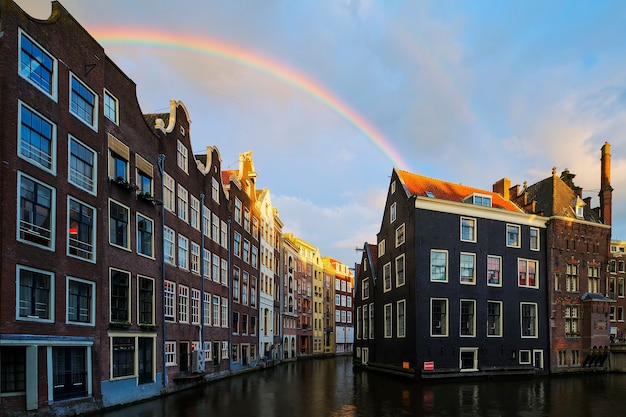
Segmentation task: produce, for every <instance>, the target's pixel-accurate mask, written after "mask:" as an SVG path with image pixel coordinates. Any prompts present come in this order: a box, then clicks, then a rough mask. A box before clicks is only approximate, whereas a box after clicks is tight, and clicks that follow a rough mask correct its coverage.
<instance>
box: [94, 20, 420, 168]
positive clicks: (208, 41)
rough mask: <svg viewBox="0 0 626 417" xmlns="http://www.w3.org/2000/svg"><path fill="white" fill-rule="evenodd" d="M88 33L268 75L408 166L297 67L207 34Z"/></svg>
mask: <svg viewBox="0 0 626 417" xmlns="http://www.w3.org/2000/svg"><path fill="white" fill-rule="evenodd" d="M89 33H90V34H91V35H92V36H93V37H94V38H96V39H97V40H98V41H99V42H101V43H102V45H103V46H107V45H133V46H134V45H139V46H145V47H152V48H167V49H176V50H182V51H187V52H191V53H200V54H204V55H210V56H214V57H218V58H220V59H224V60H228V61H232V62H235V63H238V64H241V65H244V66H247V67H250V68H252V69H254V70H257V71H260V72H262V73H265V74H267V75H270V76H272V77H274V78H276V79H278V80H281V81H283V82H286V83H287V84H289V85H291V86H293V87H296V88H297V89H299V90H301V91H303V92H304V93H306V94H307V95H309V96H311V97H313V98H314V99H316V100H317V101H319V102H320V103H322V104H324V105H325V106H326V107H328V108H329V109H330V110H332V111H333V112H334V113H336V114H337V115H339V116H340V117H342V118H343V119H344V120H346V121H347V122H348V123H350V124H351V125H353V126H354V127H355V128H356V129H358V130H359V131H360V132H362V133H363V134H364V135H365V136H366V137H367V138H368V139H369V140H370V141H371V142H372V143H373V144H374V145H375V146H376V147H377V148H378V149H379V150H380V151H382V152H383V153H384V154H385V155H386V156H387V157H388V158H389V159H390V160H391V161H392V162H393V164H394V165H395V166H397V167H398V168H401V169H405V170H407V169H408V165H407V164H406V163H405V162H404V158H403V157H402V155H401V154H400V153H399V152H398V151H397V150H396V149H395V148H394V147H393V146H392V144H391V143H390V142H389V140H388V139H387V138H385V136H384V135H383V134H382V133H381V132H380V131H379V130H378V129H376V127H375V126H374V125H372V124H371V123H370V122H369V121H367V119H365V118H364V117H363V116H361V115H360V114H359V113H357V112H356V111H355V110H353V109H352V108H351V107H350V106H348V105H347V104H346V103H345V102H344V101H342V100H341V99H340V98H339V97H337V96H336V95H335V94H333V92H332V91H330V90H328V89H327V88H325V87H324V86H323V85H321V84H320V83H318V82H316V81H315V80H314V79H312V78H311V77H309V76H307V75H306V74H304V73H303V72H301V71H297V70H295V69H293V68H291V67H290V66H288V65H286V64H284V63H281V62H279V61H278V60H276V59H272V58H269V57H267V56H263V55H261V54H258V53H254V52H251V51H249V50H247V49H245V48H242V47H240V46H238V45H234V44H229V43H226V42H223V41H220V40H217V39H214V38H209V37H197V36H194V37H191V36H186V35H181V34H175V33H168V32H163V31H155V30H150V29H141V28H126V27H118V28H115V27H108V26H107V27H90V28H89Z"/></svg>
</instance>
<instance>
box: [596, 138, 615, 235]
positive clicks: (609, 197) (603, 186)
mask: <svg viewBox="0 0 626 417" xmlns="http://www.w3.org/2000/svg"><path fill="white" fill-rule="evenodd" d="M600 161H601V165H600V193H599V194H598V196H599V197H600V218H601V219H602V221H603V222H604V224H607V225H609V226H610V225H611V222H612V217H613V187H611V145H610V144H609V142H604V146H602V157H601V158H600Z"/></svg>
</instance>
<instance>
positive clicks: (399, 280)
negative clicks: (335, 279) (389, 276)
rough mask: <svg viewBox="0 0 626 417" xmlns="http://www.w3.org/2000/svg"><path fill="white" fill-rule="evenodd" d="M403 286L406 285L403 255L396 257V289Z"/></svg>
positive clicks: (404, 258)
mask: <svg viewBox="0 0 626 417" xmlns="http://www.w3.org/2000/svg"><path fill="white" fill-rule="evenodd" d="M400 273H402V274H400ZM344 282H345V281H344ZM404 284H406V257H405V256H404V253H403V254H402V255H400V256H398V257H396V288H397V287H401V286H403V285H404Z"/></svg>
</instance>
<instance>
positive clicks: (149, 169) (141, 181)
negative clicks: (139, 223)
mask: <svg viewBox="0 0 626 417" xmlns="http://www.w3.org/2000/svg"><path fill="white" fill-rule="evenodd" d="M135 167H136V180H137V181H136V182H137V193H138V196H139V197H143V198H144V199H146V200H149V199H150V198H152V199H154V190H153V188H152V179H153V178H154V167H153V166H152V164H151V163H150V162H148V161H146V160H145V159H144V158H143V157H142V156H141V155H139V154H138V153H136V154H135ZM152 202H153V203H154V200H153V201H152Z"/></svg>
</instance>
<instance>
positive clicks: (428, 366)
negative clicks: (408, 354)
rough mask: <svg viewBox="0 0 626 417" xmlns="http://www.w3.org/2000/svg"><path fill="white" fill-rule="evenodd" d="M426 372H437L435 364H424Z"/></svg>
mask: <svg viewBox="0 0 626 417" xmlns="http://www.w3.org/2000/svg"><path fill="white" fill-rule="evenodd" d="M424 370H425V371H434V370H435V362H424Z"/></svg>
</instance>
